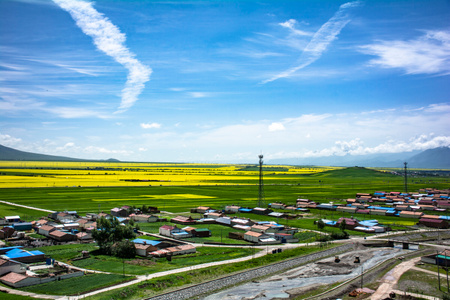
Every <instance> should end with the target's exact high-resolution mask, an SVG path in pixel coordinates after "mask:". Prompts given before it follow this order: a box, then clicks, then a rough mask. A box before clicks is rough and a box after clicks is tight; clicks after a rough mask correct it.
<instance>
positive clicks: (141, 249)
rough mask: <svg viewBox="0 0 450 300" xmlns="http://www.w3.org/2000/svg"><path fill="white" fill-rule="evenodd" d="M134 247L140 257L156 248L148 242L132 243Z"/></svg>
mask: <svg viewBox="0 0 450 300" xmlns="http://www.w3.org/2000/svg"><path fill="white" fill-rule="evenodd" d="M134 247H136V254H137V255H139V256H142V257H147V256H149V254H150V252H153V251H157V250H158V248H156V247H155V246H152V245H148V244H134Z"/></svg>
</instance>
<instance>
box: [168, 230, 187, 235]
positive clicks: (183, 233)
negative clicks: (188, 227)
mask: <svg viewBox="0 0 450 300" xmlns="http://www.w3.org/2000/svg"><path fill="white" fill-rule="evenodd" d="M172 235H189V233H188V232H187V231H184V230H181V231H177V232H172Z"/></svg>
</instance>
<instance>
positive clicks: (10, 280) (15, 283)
mask: <svg viewBox="0 0 450 300" xmlns="http://www.w3.org/2000/svg"><path fill="white" fill-rule="evenodd" d="M0 281H1V282H2V283H3V284H6V285H9V286H12V287H14V288H20V287H24V286H29V285H33V284H36V283H35V281H36V278H33V277H30V276H27V275H24V274H19V273H16V272H10V273H8V274H6V275H5V276H2V277H0Z"/></svg>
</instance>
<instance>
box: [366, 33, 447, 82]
mask: <svg viewBox="0 0 450 300" xmlns="http://www.w3.org/2000/svg"><path fill="white" fill-rule="evenodd" d="M359 50H360V52H362V53H364V54H369V55H374V56H378V58H375V59H372V60H370V61H369V63H370V64H371V65H373V66H379V67H382V68H397V69H402V70H404V71H405V72H406V73H407V74H437V75H448V74H450V31H431V30H430V31H426V32H425V34H423V35H422V36H420V37H418V38H416V39H413V40H394V41H378V42H375V43H373V44H369V45H364V46H360V47H359Z"/></svg>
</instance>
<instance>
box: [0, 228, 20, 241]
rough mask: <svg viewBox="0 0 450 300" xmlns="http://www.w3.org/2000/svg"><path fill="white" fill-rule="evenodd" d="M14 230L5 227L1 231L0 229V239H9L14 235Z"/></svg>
mask: <svg viewBox="0 0 450 300" xmlns="http://www.w3.org/2000/svg"><path fill="white" fill-rule="evenodd" d="M15 232H16V230H15V229H14V228H12V227H10V226H5V227H3V228H2V229H0V239H2V240H4V239H9V238H10V237H12V236H13V235H14V233H15Z"/></svg>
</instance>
